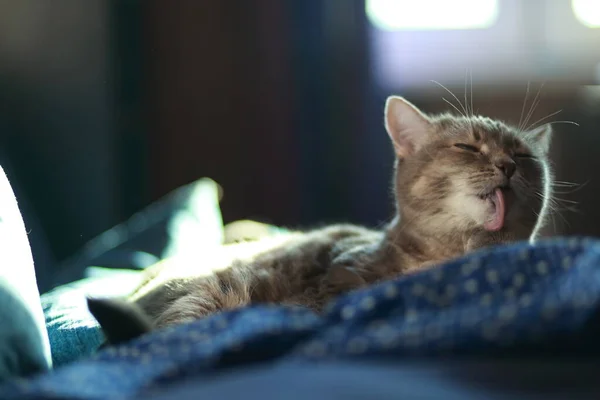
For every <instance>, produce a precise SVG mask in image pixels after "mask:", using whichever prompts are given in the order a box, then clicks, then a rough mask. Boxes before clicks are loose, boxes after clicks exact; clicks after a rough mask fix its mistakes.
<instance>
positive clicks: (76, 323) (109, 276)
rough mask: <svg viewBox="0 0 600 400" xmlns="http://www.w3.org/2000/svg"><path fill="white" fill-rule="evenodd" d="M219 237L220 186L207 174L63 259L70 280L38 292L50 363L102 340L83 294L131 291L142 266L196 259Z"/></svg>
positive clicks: (93, 347)
mask: <svg viewBox="0 0 600 400" xmlns="http://www.w3.org/2000/svg"><path fill="white" fill-rule="evenodd" d="M222 242H223V226H222V219H221V212H220V209H219V186H218V185H217V184H216V183H215V182H214V181H212V180H210V179H207V178H204V179H200V180H198V181H196V182H194V183H191V184H189V185H186V186H183V187H181V188H179V189H176V190H175V191H174V192H172V193H171V194H169V195H167V196H166V197H165V198H163V199H161V200H159V201H158V202H156V203H154V204H152V205H150V206H149V207H148V208H146V209H145V210H143V211H141V212H139V213H137V214H136V215H134V216H133V217H131V218H130V219H129V220H128V221H126V222H124V223H122V224H120V225H118V226H116V227H114V228H112V229H110V230H108V231H107V232H105V233H103V234H101V235H100V236H98V238H96V239H94V240H92V241H91V242H90V243H88V244H87V245H86V246H85V248H84V249H82V250H81V251H80V252H79V253H78V254H76V255H75V256H74V257H72V258H71V259H70V260H68V261H67V262H65V264H64V271H63V273H62V275H61V277H60V278H59V279H58V280H57V281H63V282H71V281H74V282H73V283H68V284H63V285H61V286H58V287H56V288H55V289H54V290H51V291H50V292H48V293H46V294H44V295H43V296H42V304H43V309H44V315H45V318H46V326H47V328H48V334H49V338H50V343H51V347H52V358H53V362H54V365H55V366H60V365H63V364H66V363H69V362H72V361H74V360H76V359H78V358H80V357H83V356H86V355H89V354H91V353H93V352H94V351H95V350H96V349H97V348H98V346H99V345H100V344H101V343H102V341H103V340H104V338H103V335H102V333H101V331H100V328H99V326H98V324H97V322H96V320H95V319H94V318H93V317H92V315H91V314H90V313H89V311H88V308H87V303H86V300H85V297H86V296H94V297H118V296H123V295H126V294H129V293H130V292H131V291H133V290H134V289H135V288H136V286H137V285H138V283H139V279H140V276H139V275H140V273H141V271H140V270H141V269H143V268H145V267H147V266H149V265H153V264H155V263H156V262H158V261H160V260H162V259H165V258H172V257H183V258H184V259H190V260H200V259H201V257H202V253H203V252H204V251H205V250H206V249H207V248H209V247H214V246H218V245H220V244H221V243H222ZM97 266H100V267H97ZM101 267H103V268H101ZM83 277H86V279H80V278H83Z"/></svg>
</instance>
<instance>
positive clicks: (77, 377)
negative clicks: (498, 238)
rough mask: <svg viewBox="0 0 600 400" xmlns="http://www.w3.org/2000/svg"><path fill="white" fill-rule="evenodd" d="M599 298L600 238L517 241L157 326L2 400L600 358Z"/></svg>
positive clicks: (1, 392)
mask: <svg viewBox="0 0 600 400" xmlns="http://www.w3.org/2000/svg"><path fill="white" fill-rule="evenodd" d="M598 305H600V242H598V241H595V240H591V239H576V238H572V239H552V240H547V241H543V242H540V243H538V244H537V245H536V246H530V245H528V244H525V243H519V244H515V245H511V246H505V247H498V248H495V249H489V250H484V251H481V252H478V253H475V254H472V255H470V256H467V257H464V258H462V259H458V260H455V261H452V262H449V263H447V264H445V265H443V266H441V267H439V268H436V269H432V270H430V271H425V272H422V273H419V274H416V275H413V276H410V277H404V278H400V279H397V280H395V281H390V282H385V283H382V284H379V285H376V286H374V287H371V288H369V289H366V290H362V291H357V292H355V293H351V294H349V295H347V296H344V297H342V298H340V299H338V301H336V302H335V303H333V304H331V306H330V307H329V308H328V310H327V312H326V313H325V314H324V315H323V316H317V315H315V314H313V313H311V312H310V311H307V310H303V309H299V308H284V307H274V306H273V307H267V306H264V307H263V306H260V307H251V308H247V309H243V310H238V311H232V312H228V313H224V314H221V315H216V316H213V317H211V318H206V319H204V320H200V321H196V322H194V323H190V324H187V325H183V326H178V327H174V328H171V329H167V330H164V331H160V332H156V333H153V334H150V335H146V336H144V337H141V338H139V339H138V340H135V341H133V342H131V343H129V344H127V345H123V346H120V347H115V348H108V349H106V350H105V351H102V352H100V353H98V354H96V355H94V356H92V357H91V358H88V359H85V360H82V361H78V362H75V363H73V364H70V365H67V366H65V367H62V368H59V369H57V370H55V371H53V372H51V373H46V374H43V375H40V376H38V377H35V378H33V379H30V380H21V381H16V382H11V383H9V384H6V385H4V386H3V387H0V398H2V399H25V398H35V399H56V398H69V399H97V398H110V399H127V398H133V397H141V398H145V397H149V396H150V395H151V394H153V393H155V392H158V391H163V390H165V388H166V387H167V385H168V384H170V383H180V382H183V381H185V380H186V379H189V378H192V379H193V380H194V381H196V382H198V381H201V380H202V379H210V377H211V376H212V375H213V373H215V372H221V373H223V371H227V368H230V367H244V366H245V367H249V366H251V365H253V364H254V363H258V362H261V363H264V362H270V363H277V362H285V363H286V364H287V365H289V363H297V364H298V363H299V364H304V365H305V364H306V363H319V362H323V361H328V362H329V361H344V360H364V359H370V360H373V359H378V358H380V359H383V358H385V359H386V360H387V361H389V362H395V361H400V360H405V359H406V358H407V357H430V356H440V355H444V356H459V355H466V354H471V355H473V354H486V355H490V354H500V353H501V354H510V353H519V354H523V353H524V352H525V353H527V352H537V351H544V349H548V348H550V349H552V352H553V354H558V353H559V352H561V351H563V352H567V353H570V354H574V353H578V354H584V353H590V352H596V353H595V354H597V348H598V345H597V344H595V342H596V341H597V339H596V337H597V333H598V332H597V331H598V326H600V325H598V322H599V321H598V316H597V308H598ZM399 379H401V377H399ZM251 395H252V393H249V397H252V396H251ZM254 395H256V396H257V397H258V396H260V393H254Z"/></svg>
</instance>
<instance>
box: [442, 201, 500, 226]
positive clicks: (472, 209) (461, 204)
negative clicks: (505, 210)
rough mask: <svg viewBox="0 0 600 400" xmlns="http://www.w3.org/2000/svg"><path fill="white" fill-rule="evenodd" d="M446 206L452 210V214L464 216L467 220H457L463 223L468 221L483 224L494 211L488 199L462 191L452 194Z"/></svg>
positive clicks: (459, 216)
mask: <svg viewBox="0 0 600 400" xmlns="http://www.w3.org/2000/svg"><path fill="white" fill-rule="evenodd" d="M446 206H447V207H448V209H449V210H451V211H452V214H454V215H456V216H457V217H458V218H464V220H465V221H456V222H463V224H461V225H464V223H466V222H469V223H475V224H476V225H481V224H483V223H484V222H485V221H487V219H488V218H489V215H490V212H491V211H492V210H491V206H490V204H489V203H488V202H487V201H485V200H481V199H479V198H477V197H476V196H469V195H464V194H461V193H455V194H453V195H450V196H449V197H448V199H447V200H446Z"/></svg>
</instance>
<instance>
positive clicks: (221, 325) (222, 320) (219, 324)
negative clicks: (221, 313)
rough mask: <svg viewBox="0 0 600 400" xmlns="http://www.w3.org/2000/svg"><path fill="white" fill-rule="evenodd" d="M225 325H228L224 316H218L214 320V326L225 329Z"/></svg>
mask: <svg viewBox="0 0 600 400" xmlns="http://www.w3.org/2000/svg"><path fill="white" fill-rule="evenodd" d="M227 325H228V323H227V320H226V319H225V318H218V319H217V320H216V321H215V327H216V328H217V329H225V328H227Z"/></svg>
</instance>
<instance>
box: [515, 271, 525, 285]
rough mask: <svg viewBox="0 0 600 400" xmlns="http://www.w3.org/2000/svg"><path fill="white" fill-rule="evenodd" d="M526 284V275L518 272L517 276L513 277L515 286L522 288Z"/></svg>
mask: <svg viewBox="0 0 600 400" xmlns="http://www.w3.org/2000/svg"><path fill="white" fill-rule="evenodd" d="M524 284H525V275H523V274H522V273H520V272H517V273H516V274H515V276H513V285H514V286H515V287H517V288H520V287H522V286H523V285H524Z"/></svg>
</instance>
